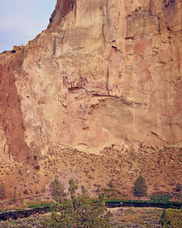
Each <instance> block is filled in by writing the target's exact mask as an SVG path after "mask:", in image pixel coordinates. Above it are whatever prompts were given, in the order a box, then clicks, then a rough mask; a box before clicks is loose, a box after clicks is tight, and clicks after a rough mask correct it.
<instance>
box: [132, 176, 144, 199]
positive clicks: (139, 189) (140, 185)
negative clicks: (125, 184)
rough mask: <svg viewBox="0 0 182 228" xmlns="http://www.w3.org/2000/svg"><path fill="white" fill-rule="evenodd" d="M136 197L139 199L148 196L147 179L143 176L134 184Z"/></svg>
mask: <svg viewBox="0 0 182 228" xmlns="http://www.w3.org/2000/svg"><path fill="white" fill-rule="evenodd" d="M134 195H135V196H138V197H142V196H146V195H147V185H146V182H145V179H144V178H143V177H142V176H141V175H140V176H139V177H138V178H137V180H136V181H135V183H134Z"/></svg>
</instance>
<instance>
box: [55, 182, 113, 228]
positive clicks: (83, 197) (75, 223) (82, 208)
mask: <svg viewBox="0 0 182 228" xmlns="http://www.w3.org/2000/svg"><path fill="white" fill-rule="evenodd" d="M58 186H60V184H58ZM53 189H54V188H53ZM77 189H78V185H77V184H76V182H75V181H74V180H73V179H70V181H69V193H70V200H68V199H67V198H65V197H63V199H62V200H61V201H60V200H58V201H57V205H56V206H55V207H54V208H53V209H52V224H51V227H72V228H81V227H83V228H96V227H97V228H109V227H111V224H110V213H109V212H107V208H106V206H105V203H104V195H101V196H100V197H99V200H98V202H96V203H94V202H93V201H92V200H91V199H90V197H89V195H88V193H87V190H86V189H85V188H84V186H82V187H81V190H82V192H81V194H80V195H76V190H77ZM56 192H59V191H56ZM60 192H61V191H60ZM53 194H54V193H53ZM54 195H55V194H54ZM54 199H59V197H56V198H55V197H54ZM56 211H58V212H59V214H57V213H56Z"/></svg>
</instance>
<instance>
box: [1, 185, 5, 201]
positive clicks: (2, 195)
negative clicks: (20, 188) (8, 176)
mask: <svg viewBox="0 0 182 228" xmlns="http://www.w3.org/2000/svg"><path fill="white" fill-rule="evenodd" d="M3 198H5V188H4V183H1V184H0V199H3Z"/></svg>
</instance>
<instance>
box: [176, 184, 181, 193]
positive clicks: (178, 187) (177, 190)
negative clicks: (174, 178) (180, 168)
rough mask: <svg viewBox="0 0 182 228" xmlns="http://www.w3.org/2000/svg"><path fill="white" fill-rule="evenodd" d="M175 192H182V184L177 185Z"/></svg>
mask: <svg viewBox="0 0 182 228" xmlns="http://www.w3.org/2000/svg"><path fill="white" fill-rule="evenodd" d="M175 191H176V192H180V191H181V184H180V183H177V184H176V187H175Z"/></svg>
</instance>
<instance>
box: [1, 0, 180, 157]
mask: <svg viewBox="0 0 182 228" xmlns="http://www.w3.org/2000/svg"><path fill="white" fill-rule="evenodd" d="M181 15H182V6H181V1H180V0H176V1H159V0H155V1H154V0H150V1H149V0H147V1H146V0H145V1H144V0H141V1H139V0H138V1H131V0H125V1H120V0H111V1H103V0H97V1H95V0H94V1H93V0H89V1H87V3H86V2H85V1H83V0H77V1H68V0H65V1H63V0H58V2H57V5H56V9H55V11H54V12H53V14H52V17H51V19H50V24H49V26H48V29H47V30H45V31H43V32H42V33H40V34H39V35H38V36H37V37H36V38H35V39H34V40H33V41H30V42H29V43H28V44H27V45H26V47H23V48H15V49H16V50H15V49H14V52H13V53H4V54H1V55H0V64H1V80H3V81H4V80H5V79H4V77H5V76H3V75H4V73H3V72H7V73H6V74H7V75H12V76H8V77H10V78H12V79H11V82H8V81H6V82H7V83H8V84H9V85H8V86H10V85H12V86H11V89H10V91H11V92H10V91H9V90H8V89H6V87H5V86H4V84H3V83H4V82H3V83H2V84H1V85H2V86H3V87H4V88H5V91H4V92H3V94H2V92H1V94H2V95H1V101H0V102H1V107H2V108H1V122H0V124H1V125H0V126H1V128H0V130H1V135H2V136H1V143H0V145H1V148H6V149H3V150H1V152H0V153H1V154H4V155H3V156H5V154H11V155H12V158H14V159H17V158H18V156H20V158H22V156H24V154H25V155H26V156H27V153H30V154H31V153H33V154H42V155H45V154H47V153H48V152H49V150H51V148H52V147H53V146H56V145H59V146H63V147H64V146H68V147H72V148H77V149H79V150H82V151H87V152H92V153H93V152H94V153H100V151H102V150H103V149H104V148H106V147H110V146H112V145H116V146H118V147H122V146H123V145H124V146H126V147H130V146H136V147H138V146H139V145H141V143H142V145H147V146H164V145H165V146H166V145H170V146H181V145H182V87H181V85H182V75H181V73H182V70H181V59H182V45H181V43H182V32H181V29H182V16H181ZM20 62H21V64H20ZM8 80H10V79H8ZM13 91H14V92H13ZM11 93H12V94H13V95H12V96H13V98H12V99H11V105H12V106H11V105H10V106H8V104H10V103H8V102H7V101H2V100H3V99H5V98H4V97H5V96H10V95H11ZM7 94H9V95H7ZM14 106H15V109H14ZM11 107H12V108H11ZM12 109H13V111H12ZM4 110H5V111H4ZM7 113H9V115H7ZM17 113H18V114H17ZM3 121H4V122H3ZM6 125H8V126H9V125H11V126H9V128H7V129H8V130H6V127H5V126H6ZM10 128H11V130H10ZM14 129H19V130H18V132H19V133H18V134H16V133H15V132H16V131H14ZM15 135H16V136H15ZM16 137H18V139H17V140H16ZM15 141H16V143H15ZM15 144H17V145H18V146H17V147H16V146H15ZM5 145H6V146H5ZM22 150H23V151H24V152H23V151H22ZM18 154H21V155H18Z"/></svg>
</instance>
